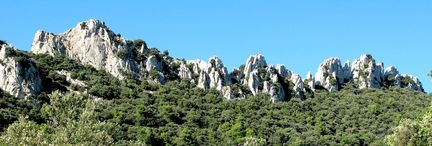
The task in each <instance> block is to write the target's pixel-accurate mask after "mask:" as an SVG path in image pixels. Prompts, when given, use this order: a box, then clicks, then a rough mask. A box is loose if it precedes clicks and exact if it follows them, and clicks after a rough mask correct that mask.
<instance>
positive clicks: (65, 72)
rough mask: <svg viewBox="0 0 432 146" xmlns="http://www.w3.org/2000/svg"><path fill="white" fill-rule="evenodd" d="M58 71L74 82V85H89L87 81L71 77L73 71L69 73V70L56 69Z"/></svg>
mask: <svg viewBox="0 0 432 146" xmlns="http://www.w3.org/2000/svg"><path fill="white" fill-rule="evenodd" d="M56 73H57V74H60V75H64V76H66V81H67V82H69V83H71V84H73V85H78V86H81V87H87V85H86V83H85V82H84V81H81V80H77V79H73V78H72V77H71V73H69V72H68V71H65V70H61V71H56Z"/></svg>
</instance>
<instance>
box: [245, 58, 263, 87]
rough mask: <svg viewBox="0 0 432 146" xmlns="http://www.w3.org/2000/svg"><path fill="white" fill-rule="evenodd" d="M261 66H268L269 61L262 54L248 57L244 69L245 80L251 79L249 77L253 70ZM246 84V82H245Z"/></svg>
mask: <svg viewBox="0 0 432 146" xmlns="http://www.w3.org/2000/svg"><path fill="white" fill-rule="evenodd" d="M259 67H261V68H265V67H267V62H266V60H265V58H264V56H263V55H261V54H257V55H254V56H250V57H249V58H248V59H247V61H246V63H245V67H244V70H243V74H244V75H245V81H247V80H249V79H248V78H249V76H250V75H251V73H252V71H253V70H256V69H258V68H259ZM244 84H246V82H244Z"/></svg>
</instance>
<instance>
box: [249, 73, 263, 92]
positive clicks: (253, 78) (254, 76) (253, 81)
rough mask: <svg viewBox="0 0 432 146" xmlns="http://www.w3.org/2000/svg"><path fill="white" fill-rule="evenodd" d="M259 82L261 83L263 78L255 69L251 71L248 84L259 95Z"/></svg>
mask: <svg viewBox="0 0 432 146" xmlns="http://www.w3.org/2000/svg"><path fill="white" fill-rule="evenodd" d="M259 84H261V79H260V77H259V76H258V71H257V70H254V71H252V72H251V73H250V75H249V78H248V81H247V86H248V87H249V90H250V91H251V92H252V94H253V95H257V94H258V93H259V89H258V86H259Z"/></svg>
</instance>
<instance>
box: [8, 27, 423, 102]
mask: <svg viewBox="0 0 432 146" xmlns="http://www.w3.org/2000/svg"><path fill="white" fill-rule="evenodd" d="M11 52H12V53H11ZM31 52H32V53H34V54H49V55H51V56H64V57H67V58H69V59H72V60H74V61H76V62H78V63H80V64H83V65H88V66H92V67H94V68H95V69H97V70H104V71H106V72H107V73H109V74H111V75H112V76H114V77H116V78H118V79H120V80H124V79H133V80H137V81H148V82H153V83H158V84H164V83H167V82H170V81H176V80H187V81H188V82H190V83H193V84H194V85H196V87H199V88H202V89H204V90H212V89H214V90H216V91H219V92H220V94H221V95H222V96H224V97H225V98H227V99H229V100H232V99H242V98H247V97H248V96H247V95H249V94H250V95H258V94H265V95H268V96H269V97H270V99H269V100H271V101H272V102H279V101H286V100H289V99H291V98H300V99H304V98H305V94H306V93H309V94H313V93H314V92H316V91H323V90H324V91H328V92H336V91H339V90H340V89H341V88H344V86H345V85H346V84H349V83H350V84H353V85H354V86H356V87H357V88H359V89H364V88H373V89H377V88H381V87H389V86H398V87H402V88H409V89H412V90H416V91H420V92H423V91H424V90H423V87H422V84H421V82H420V81H419V80H418V78H416V77H414V76H412V75H406V74H400V73H399V71H398V70H397V69H396V67H393V66H391V67H388V68H387V69H385V70H384V63H382V62H378V63H377V62H376V61H375V59H374V58H373V57H372V55H369V54H366V55H361V56H360V57H359V58H358V59H356V60H354V61H353V62H352V64H350V62H349V61H347V62H346V63H344V64H342V63H341V61H340V59H338V58H335V57H332V58H329V59H326V60H324V62H322V63H321V64H320V65H319V66H318V70H317V72H316V73H315V76H313V75H312V73H310V72H309V73H308V74H307V75H306V77H305V78H304V79H303V78H302V77H301V76H300V75H298V74H295V73H293V72H292V71H290V70H288V69H287V68H286V67H285V66H284V65H269V64H267V62H266V59H265V57H264V56H263V55H262V54H256V55H252V56H250V57H249V58H248V59H247V60H246V62H245V64H244V65H242V66H240V67H239V68H236V69H233V71H232V72H229V71H228V70H227V68H226V67H225V66H224V63H223V61H222V60H221V59H220V58H219V57H217V56H214V57H211V58H210V59H209V60H208V61H203V60H189V61H187V60H184V59H179V58H173V57H170V56H169V54H168V52H163V53H161V52H159V50H157V49H156V48H149V47H148V46H147V44H146V43H145V42H144V41H142V40H134V41H132V40H126V39H125V38H123V37H122V36H121V35H120V34H116V33H115V32H113V31H112V30H111V29H110V28H109V27H107V26H106V25H105V23H104V22H102V21H99V20H96V19H90V20H88V21H84V22H80V23H78V24H77V25H76V26H75V27H74V28H72V29H69V30H67V31H66V32H64V33H62V34H53V33H50V32H46V31H42V30H40V31H37V32H36V34H35V37H34V40H33V44H32V48H31ZM0 53H1V54H0V60H1V64H0V71H1V72H0V81H1V84H0V88H1V89H2V90H4V91H7V92H9V93H10V94H12V95H14V96H16V97H28V96H31V95H36V94H38V93H39V92H40V91H41V90H42V88H44V87H42V85H41V79H40V77H39V73H38V70H37V68H36V67H35V64H34V63H33V61H32V59H31V58H26V57H21V56H20V55H19V54H20V53H19V51H16V49H15V48H14V47H12V46H9V45H7V44H6V43H4V42H2V43H1V50H0ZM57 72H59V73H63V74H65V73H64V72H63V71H61V70H59V71H57ZM67 75H68V81H74V83H73V84H74V85H77V86H79V85H84V83H80V84H77V82H79V81H76V80H73V79H71V78H70V76H71V75H69V74H67ZM71 84H72V83H71Z"/></svg>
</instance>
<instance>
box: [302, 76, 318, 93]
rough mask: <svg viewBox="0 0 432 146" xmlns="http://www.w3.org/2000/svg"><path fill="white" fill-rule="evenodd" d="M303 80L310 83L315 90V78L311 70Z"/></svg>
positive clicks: (310, 86) (307, 83)
mask: <svg viewBox="0 0 432 146" xmlns="http://www.w3.org/2000/svg"><path fill="white" fill-rule="evenodd" d="M303 82H304V84H306V85H308V86H309V88H310V89H311V90H312V91H315V78H314V77H313V76H312V74H311V72H308V73H307V74H306V79H304V81H303Z"/></svg>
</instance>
